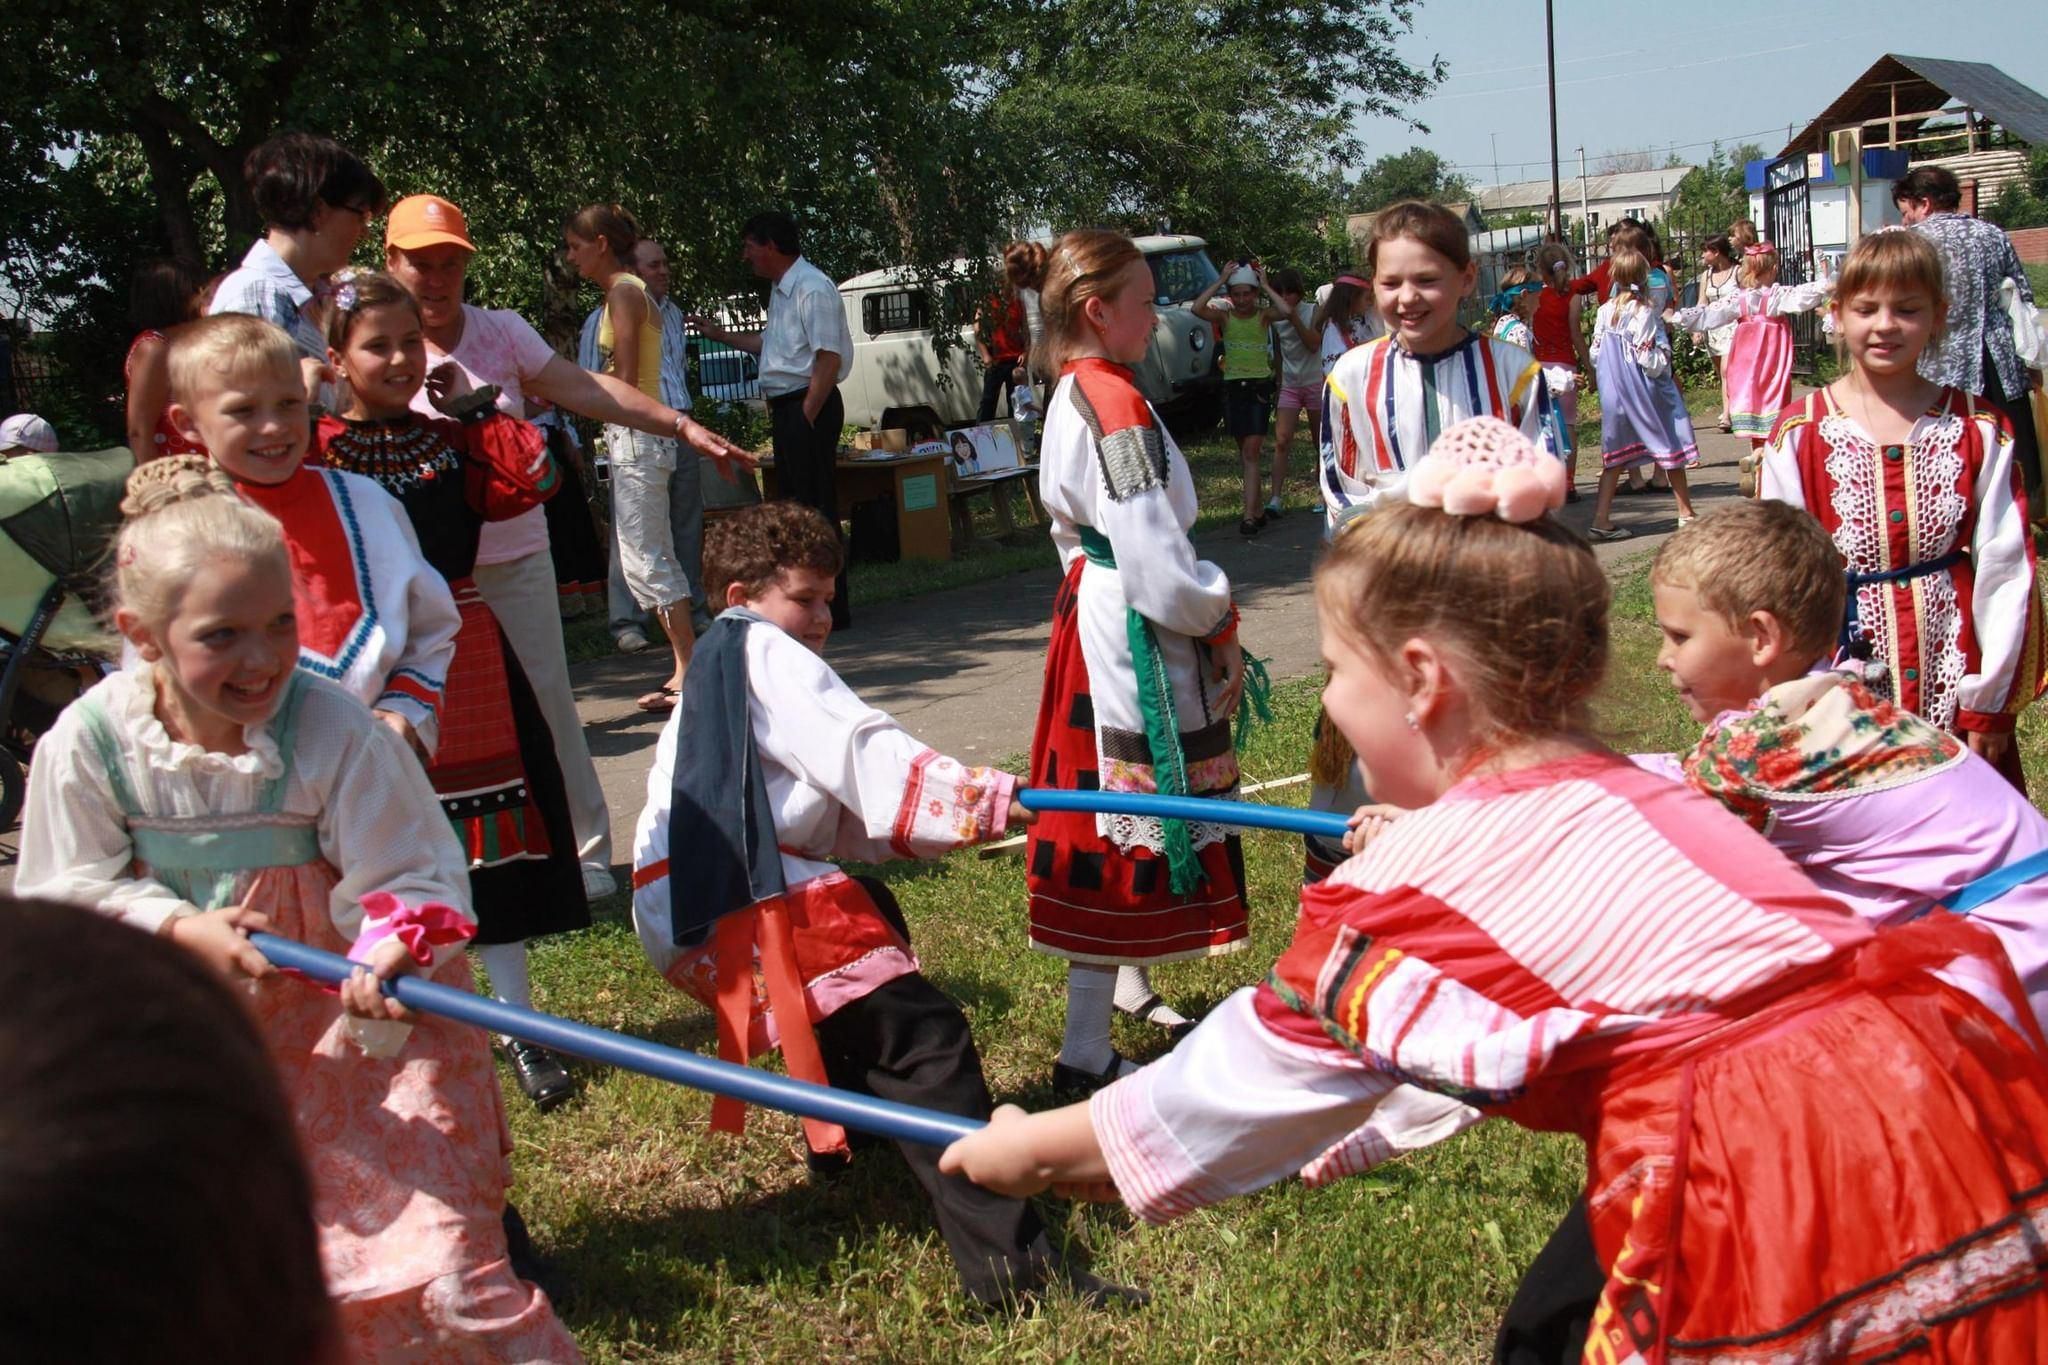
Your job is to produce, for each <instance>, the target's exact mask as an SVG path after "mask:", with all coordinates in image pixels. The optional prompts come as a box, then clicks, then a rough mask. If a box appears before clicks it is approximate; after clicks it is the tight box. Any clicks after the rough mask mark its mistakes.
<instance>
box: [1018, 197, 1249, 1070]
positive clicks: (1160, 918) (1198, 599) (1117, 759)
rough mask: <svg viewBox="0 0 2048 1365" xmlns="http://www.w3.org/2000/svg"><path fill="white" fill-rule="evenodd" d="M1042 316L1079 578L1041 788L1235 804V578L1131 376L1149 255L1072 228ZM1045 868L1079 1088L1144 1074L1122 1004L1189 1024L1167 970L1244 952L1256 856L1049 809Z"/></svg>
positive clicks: (1036, 939) (1034, 846) (1210, 831)
mask: <svg viewBox="0 0 2048 1365" xmlns="http://www.w3.org/2000/svg"><path fill="white" fill-rule="evenodd" d="M1041 307H1042V308H1043V310H1044V314H1045V323H1046V334H1047V337H1048V340H1049V342H1050V344H1051V345H1052V347H1053V348H1054V349H1055V351H1056V352H1057V363H1058V364H1059V366H1060V374H1061V378H1060V381H1059V385H1058V387H1057V388H1056V389H1055V390H1054V392H1053V397H1052V402H1051V404H1050V405H1049V407H1048V409H1047V412H1046V419H1045V438H1044V442H1043V445H1042V447H1041V450H1040V454H1039V460H1038V480H1039V492H1040V496H1041V497H1042V499H1043V500H1044V503H1045V508H1046V511H1047V512H1048V513H1049V514H1050V516H1051V519H1052V537H1053V544H1054V546H1055V547H1056V548H1057V549H1058V550H1059V552H1060V557H1061V559H1062V561H1063V562H1064V564H1065V565H1066V581H1065V582H1064V583H1063V584H1062V585H1061V587H1060V590H1059V595H1058V596H1057V597H1056V598H1055V599H1054V602H1053V626H1052V642H1051V645H1050V647H1049V648H1048V650H1047V652H1046V664H1045V690H1044V692H1043V694H1042V695H1041V698H1040V701H1039V708H1038V727H1037V731H1036V733H1035V734H1034V735H1033V736H1032V741H1031V785H1032V786H1034V787H1052V788H1061V789H1065V790H1069V791H1071V790H1076V789H1080V790H1088V789H1095V788H1100V789H1101V790H1103V791H1111V792H1143V793H1152V792H1157V793H1161V794H1166V795H1176V796H1226V795H1228V794H1230V793H1232V792H1234V791H1235V790H1236V789H1237V785H1238V769H1237V748H1236V745H1235V743H1234V742H1233V740H1232V737H1231V720H1232V718H1233V717H1234V716H1235V715H1236V712H1237V705H1238V697H1239V692H1240V690H1241V686H1242V679H1243V674H1244V655H1243V651H1242V650H1240V649H1239V647H1238V642H1237V610H1236V608H1235V607H1234V606H1233V605H1232V604H1231V598H1230V580H1229V579H1228V578H1226V577H1225V576H1224V574H1223V571H1222V570H1221V569H1219V568H1217V567H1216V566H1215V565H1214V564H1210V563H1208V562H1206V561H1203V560H1200V559H1197V558H1196V557H1195V547H1194V543H1193V542H1192V541H1191V540H1189V538H1188V530H1189V528H1190V527H1192V526H1193V525H1194V523H1195V513H1196V510H1197V509H1196V506H1195V485H1194V478H1193V476H1192V475H1191V474H1189V472H1188V467H1187V464H1186V462H1185V461H1183V460H1182V459H1181V455H1180V451H1179V449H1178V448H1177V447H1176V446H1175V445H1174V443H1173V438H1172V437H1171V436H1169V435H1168V434H1167V432H1166V429H1165V427H1164V425H1163V424H1162V423H1160V421H1159V420H1158V418H1157V416H1156V415H1155V414H1154V413H1153V411H1152V409H1151V407H1150V405H1149V404H1147V403H1146V401H1145V398H1144V396H1143V395H1142V394H1140V393H1139V392H1138V389H1137V387H1136V385H1135V384H1134V383H1133V382H1132V379H1131V372H1130V369H1129V368H1128V367H1129V366H1131V365H1133V364H1136V363H1137V362H1138V361H1140V360H1142V359H1143V358H1144V354H1145V347H1146V344H1147V340H1148V338H1149V337H1150V336H1151V328H1152V326H1153V319H1154V316H1155V314H1154V312H1153V308H1152V285H1151V283H1150V275H1149V274H1148V272H1147V270H1146V266H1145V260H1144V257H1143V256H1142V255H1140V254H1139V252H1138V249H1137V248H1136V247H1135V246H1133V245H1132V244H1131V242H1130V240H1129V239H1128V238H1126V237H1123V236H1122V235H1120V234H1117V233H1113V232H1102V231H1090V232H1073V233H1068V234H1067V235H1066V236H1065V237H1062V238H1061V239H1060V240H1059V242H1058V243H1057V244H1055V246H1054V247H1053V251H1052V256H1051V260H1050V263H1049V264H1048V266H1047V270H1046V283H1045V292H1044V294H1043V296H1042V298H1041ZM1026 868H1027V870H1026V875H1027V877H1028V879H1029V885H1030V888H1031V946H1032V947H1034V948H1036V949H1038V950H1039V951H1041V952H1046V953H1051V954H1053V955H1054V956H1056V957H1063V958H1066V959H1067V963H1068V966H1067V1022H1066V1033H1065V1037H1064V1039H1063V1041H1062V1043H1061V1045H1060V1057H1059V1061H1058V1062H1057V1063H1056V1064H1055V1066H1054V1069H1053V1078H1054V1084H1055V1085H1056V1086H1059V1087H1061V1088H1064V1089H1075V1090H1086V1089H1088V1088H1091V1087H1093V1086H1096V1085H1100V1084H1102V1083H1103V1082H1104V1081H1106V1080H1114V1079H1115V1078H1116V1077H1117V1076H1119V1075H1121V1074H1123V1072H1124V1070H1125V1069H1126V1068H1128V1066H1129V1063H1128V1062H1126V1061H1125V1060H1124V1059H1123V1058H1122V1057H1120V1056H1118V1055H1117V1053H1116V1051H1115V1049H1114V1048H1112V1047H1111V1045H1110V1038H1109V1024H1110V1017H1111V1010H1112V1008H1113V1007H1121V1008H1123V1009H1124V1010H1126V1011H1128V1012H1130V1013H1134V1014H1138V1015H1140V1016H1141V1017H1146V1018H1149V1019H1150V1020H1152V1022H1154V1023H1157V1024H1160V1025H1161V1026H1163V1027H1166V1028H1169V1029H1174V1028H1183V1027H1185V1026H1186V1023H1187V1021H1186V1020H1185V1019H1183V1018H1182V1017H1181V1016H1180V1015H1179V1014H1178V1013H1176V1012H1174V1011H1173V1010H1171V1009H1169V1008H1168V1007H1167V1006H1165V1005H1164V1004H1162V1003H1161V1002H1160V1001H1159V998H1158V997H1157V996H1156V995H1155V994H1154V993H1153V992H1152V989H1151V983H1150V980H1149V978H1148V977H1147V975H1146V971H1145V968H1146V967H1147V966H1148V965H1149V964H1151V963H1155V962H1173V961H1177V960H1180V959H1183V958H1194V957H1206V956H1209V955H1211V954H1217V953H1231V952H1236V951H1237V950H1238V949H1240V948H1242V947H1243V946H1244V942H1245V936H1246V932H1247V930H1246V922H1245V899H1244V857H1243V853H1242V850H1241V849H1240V847H1239V844H1238V840H1237V836H1236V835H1235V834H1233V833H1231V832H1230V831H1229V830H1228V829H1227V828H1225V827H1223V826H1220V825H1208V824H1190V823H1188V822H1185V821H1180V820H1166V821H1162V820H1158V819H1153V818H1150V817H1144V816H1128V815H1087V814H1075V813H1068V812H1049V813H1047V814H1046V815H1045V817H1044V818H1043V819H1041V820H1040V821H1039V822H1038V824H1037V826H1036V827H1035V828H1034V829H1033V831H1032V836H1031V841H1030V852H1029V856H1028V861H1027V864H1026ZM1120 964H1121V965H1122V966H1123V968H1124V970H1122V971H1119V965H1120Z"/></svg>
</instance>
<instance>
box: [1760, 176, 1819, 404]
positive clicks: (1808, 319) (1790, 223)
mask: <svg viewBox="0 0 2048 1365" xmlns="http://www.w3.org/2000/svg"><path fill="white" fill-rule="evenodd" d="M1762 227H1763V236H1764V238H1765V240H1767V241H1769V242H1770V243H1771V244H1772V245H1773V246H1775V247H1777V248H1778V283H1780V284H1804V283H1806V282H1807V280H1808V279H1810V278H1812V275H1813V217H1812V214H1811V212H1810V211H1809V208H1808V201H1807V186H1806V156H1805V154H1804V153H1794V154H1793V155H1791V156H1786V157H1780V158H1779V159H1778V160H1776V161H1773V162H1772V163H1771V164H1770V165H1769V166H1767V167H1765V168H1764V221H1763V224H1762ZM1789 321H1790V322H1791V323H1792V337H1793V340H1794V342H1795V344H1796V345H1797V348H1798V349H1797V352H1796V353H1795V354H1796V360H1795V363H1794V366H1793V368H1794V369H1795V370H1799V371H1801V372H1810V371H1811V369H1812V366H1813V353H1814V351H1815V350H1816V349H1818V348H1819V346H1820V342H1821V334H1820V314H1819V313H1818V312H1817V311H1815V312H1807V313H1795V314H1793V315H1792V317H1791V318H1790V319H1789Z"/></svg>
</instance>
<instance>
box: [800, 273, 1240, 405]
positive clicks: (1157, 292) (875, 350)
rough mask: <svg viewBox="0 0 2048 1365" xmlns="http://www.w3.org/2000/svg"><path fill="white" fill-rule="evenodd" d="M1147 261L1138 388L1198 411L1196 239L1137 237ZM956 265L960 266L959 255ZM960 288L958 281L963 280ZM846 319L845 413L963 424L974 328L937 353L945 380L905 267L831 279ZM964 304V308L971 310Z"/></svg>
mask: <svg viewBox="0 0 2048 1365" xmlns="http://www.w3.org/2000/svg"><path fill="white" fill-rule="evenodd" d="M1136 241H1137V246H1138V250H1140V251H1142V252H1144V253H1145V260H1146V263H1147V264H1148V265H1150V266H1151V267H1152V280H1153V284H1154V292H1153V296H1152V302H1153V306H1154V308H1155V309H1156V311H1157V313H1158V321H1157V322H1156V323H1155V325H1154V326H1153V329H1152V344H1151V346H1150V348H1148V349H1147V351H1146V352H1145V359H1144V362H1143V363H1142V364H1140V365H1139V366H1138V367H1137V378H1138V387H1139V389H1140V390H1142V391H1143V392H1144V395H1145V397H1147V398H1148V399H1150V400H1151V401H1152V405H1153V406H1154V407H1156V408H1158V409H1159V410H1160V411H1161V412H1167V413H1179V412H1183V411H1191V410H1192V411H1205V410H1209V409H1212V408H1213V407H1214V404H1215V398H1216V390H1217V385H1218V383H1219V377H1218V375H1217V373H1216V346H1215V344H1214V343H1215V332H1214V330H1213V329H1212V328H1211V327H1210V325H1209V324H1208V323H1207V322H1204V321H1202V320H1200V319H1198V318H1196V317H1195V315H1194V314H1193V313H1192V312H1190V311H1189V309H1188V303H1189V301H1190V300H1192V299H1193V298H1194V297H1195V295H1197V294H1199V293H1201V292H1202V291H1203V290H1204V289H1206V288H1208V287H1209V283H1210V281H1212V280H1214V279H1215V278H1216V267H1215V265H1214V264H1213V263H1211V261H1210V260H1209V253H1208V252H1207V250H1205V248H1206V247H1207V246H1208V243H1206V242H1204V241H1203V240H1202V239H1201V238H1200V237H1184V236H1164V237H1139V238H1137V239H1136ZM959 268H960V269H962V271H963V272H964V269H965V266H964V263H960V265H959ZM963 287H964V286H963ZM839 295H840V298H841V299H842V300H843V301H844V302H845V305H846V325H847V328H848V330H850V331H851V332H852V333H853V372H852V373H851V374H849V375H848V376H847V379H846V382H845V383H844V384H841V385H840V386H839V392H840V394H841V396H842V397H843V398H844V400H845V402H846V420H847V421H848V422H850V423H852V424H853V425H854V426H859V427H872V426H874V425H876V423H877V422H879V421H880V420H881V416H882V413H883V410H884V409H887V408H912V409H915V408H929V409H930V410H931V412H932V415H933V416H934V417H935V418H936V419H937V420H938V422H939V424H940V425H941V426H959V425H962V424H964V423H968V422H972V421H973V420H974V416H975V409H976V408H977V407H978V406H979V405H980V402H981V366H980V363H979V362H978V361H977V360H976V358H975V353H974V328H973V325H972V324H971V323H969V324H968V325H966V326H963V327H961V328H960V332H959V336H958V339H957V340H956V342H955V344H954V345H953V347H952V348H951V349H950V350H949V351H948V352H947V353H946V358H945V361H944V374H945V381H944V382H942V381H941V378H940V365H941V362H940V360H939V357H938V353H937V352H936V350H934V348H933V346H932V326H931V318H930V312H929V308H928V306H927V302H926V295H925V293H924V291H923V290H921V289H920V288H919V287H918V283H917V275H916V273H915V272H914V271H912V270H910V269H909V268H908V267H904V266H894V267H891V268H889V269H886V270H870V271H868V272H867V273H866V274H864V275H856V276H854V277H853V278H852V279H850V280H847V281H845V282H844V283H842V284H841V285H840V286H839ZM970 311H971V310H970Z"/></svg>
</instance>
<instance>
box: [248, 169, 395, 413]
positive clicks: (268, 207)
mask: <svg viewBox="0 0 2048 1365" xmlns="http://www.w3.org/2000/svg"><path fill="white" fill-rule="evenodd" d="M242 175H243V178H244V181H245V183H246V184H247V185H248V189H249V196H250V198H252V199H254V200H255V201H256V209H257V211H258V212H259V213H261V214H262V215H263V228H264V232H263V236H262V237H260V238H259V239H257V242H256V244H255V245H254V246H252V247H250V248H249V254H248V255H246V256H244V257H243V258H242V264H241V265H240V266H238V267H236V268H235V269H234V270H232V271H230V272H229V273H228V275H227V277H226V278H224V279H223V280H222V281H221V282H220V287H219V288H218V289H216V290H215V291H214V295H213V302H212V304H210V305H209V306H208V308H207V312H208V313H209V314H213V313H248V314H250V315H252V316H254V317H259V318H262V319H263V320H264V321H266V322H274V323H276V324H277V325H278V326H279V327H282V328H283V329H284V330H285V331H286V332H287V333H288V334H289V335H290V336H291V339H292V341H293V342H294V343H295V344H296V345H297V346H298V348H299V354H300V355H301V356H302V357H303V361H302V365H303V368H304V370H305V374H306V394H307V397H309V398H312V399H315V400H317V399H318V398H319V396H320V391H321V389H322V387H323V384H322V376H323V375H324V372H325V366H326V363H327V333H326V329H325V327H324V326H323V325H322V319H321V316H320V313H321V305H320V294H321V290H322V289H323V288H324V287H325V285H326V283H327V277H328V276H329V275H332V274H333V273H334V272H335V271H337V270H339V269H341V268H342V267H343V266H345V265H347V264H348V258H349V256H350V255H351V254H352V253H353V252H354V251H355V249H356V244H357V243H358V242H360V241H362V240H363V233H364V231H365V230H366V229H367V228H368V227H369V225H370V219H372V218H374V217H376V216H377V215H378V214H380V213H382V212H384V208H385V195H384V182H383V181H381V180H379V179H378V178H377V175H376V172H374V171H372V170H371V169H370V168H369V166H368V165H367V164H365V163H364V161H363V159H362V158H361V157H359V156H357V155H356V154H355V153H354V152H351V151H350V150H349V149H348V148H346V147H344V146H342V145H341V144H340V143H339V142H336V141H335V140H334V139H333V138H331V137H321V136H320V135H318V134H317V133H279V134H278V135H277V136H276V137H273V138H271V139H270V140H269V141H268V142H265V143H264V144H263V145H262V146H260V147H258V148H257V149H256V150H255V151H253V152H251V153H249V156H248V158H247V160H245V161H244V162H243V163H242Z"/></svg>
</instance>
